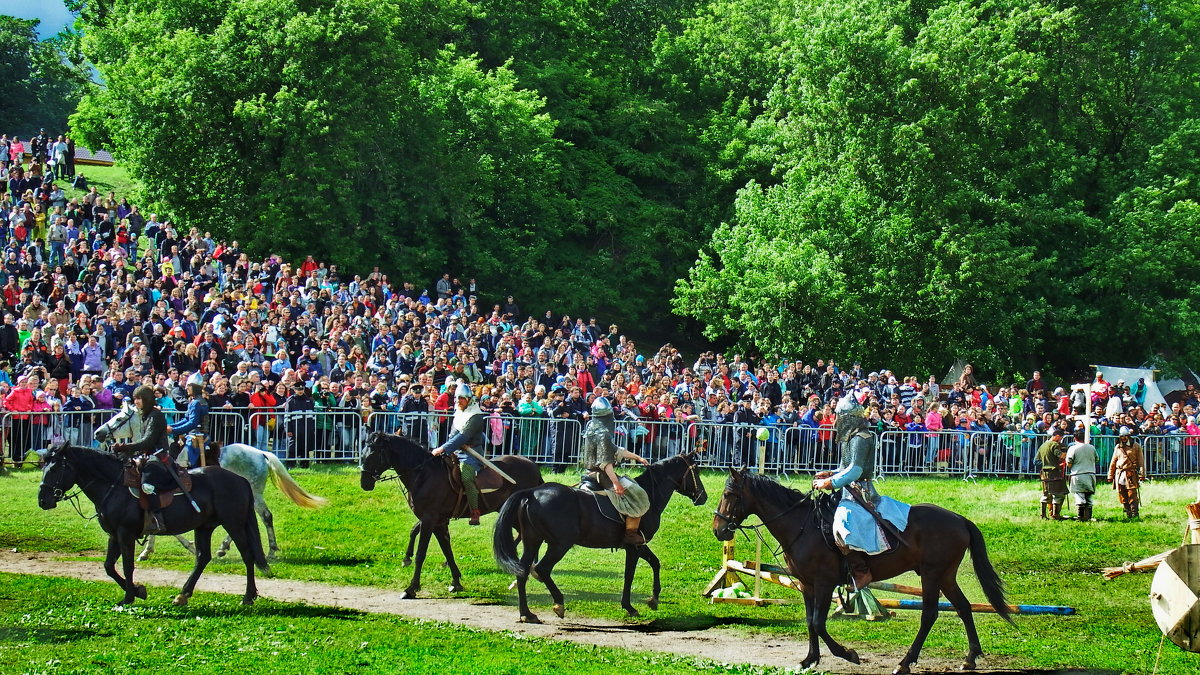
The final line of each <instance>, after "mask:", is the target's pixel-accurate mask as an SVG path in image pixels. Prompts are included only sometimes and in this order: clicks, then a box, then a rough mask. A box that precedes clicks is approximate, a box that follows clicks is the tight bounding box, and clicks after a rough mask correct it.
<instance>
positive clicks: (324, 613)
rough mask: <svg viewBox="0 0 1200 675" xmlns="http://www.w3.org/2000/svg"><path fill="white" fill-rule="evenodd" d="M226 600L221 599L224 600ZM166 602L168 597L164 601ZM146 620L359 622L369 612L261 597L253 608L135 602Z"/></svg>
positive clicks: (152, 601)
mask: <svg viewBox="0 0 1200 675" xmlns="http://www.w3.org/2000/svg"><path fill="white" fill-rule="evenodd" d="M223 600H224V599H222V601H223ZM163 602H166V600H163ZM136 607H137V608H138V609H139V610H140V611H141V612H142V615H143V616H144V617H145V618H147V619H192V618H196V617H204V618H216V619H225V618H231V617H237V616H254V617H268V616H278V617H287V618H290V619H335V620H339V621H358V620H360V619H362V618H364V617H366V616H368V614H367V613H366V612H362V611H359V610H357V609H347V608H344V607H325V606H321V605H292V604H283V603H273V602H272V603H264V602H263V601H262V600H260V601H259V602H258V604H256V605H254V606H251V607H244V606H242V605H235V604H231V605H228V606H222V605H221V604H219V603H218V604H211V605H209V604H205V605H198V606H197V605H190V606H188V607H175V606H174V605H159V604H156V603H155V601H154V600H153V598H152V599H151V600H150V601H148V602H147V603H146V604H142V605H136Z"/></svg>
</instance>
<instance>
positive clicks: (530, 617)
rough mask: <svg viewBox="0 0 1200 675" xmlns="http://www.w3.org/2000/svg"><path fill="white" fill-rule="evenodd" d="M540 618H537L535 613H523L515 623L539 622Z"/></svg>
mask: <svg viewBox="0 0 1200 675" xmlns="http://www.w3.org/2000/svg"><path fill="white" fill-rule="evenodd" d="M541 622H542V620H541V619H539V618H537V615H536V614H525V615H522V616H521V618H519V619H517V623H541Z"/></svg>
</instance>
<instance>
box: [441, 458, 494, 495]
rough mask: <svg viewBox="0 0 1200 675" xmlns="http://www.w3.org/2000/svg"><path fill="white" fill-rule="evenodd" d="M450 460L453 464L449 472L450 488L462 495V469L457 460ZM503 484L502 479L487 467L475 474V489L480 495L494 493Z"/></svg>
mask: <svg viewBox="0 0 1200 675" xmlns="http://www.w3.org/2000/svg"><path fill="white" fill-rule="evenodd" d="M450 460H451V461H452V462H453V467H452V469H451V471H450V487H451V489H453V490H454V491H455V492H457V493H459V494H462V492H463V482H462V467H461V466H460V465H459V462H458V460H457V459H454V458H453V457H451V458H450ZM505 483H506V481H505V480H504V478H503V477H501V475H500V474H498V473H496V472H495V471H493V470H492V469H491V468H489V467H486V466H485V467H483V468H481V469H479V470H478V471H476V472H475V488H476V489H478V490H479V492H480V494H486V493H489V492H495V491H496V490H499V489H500V488H502V487H504V485H505Z"/></svg>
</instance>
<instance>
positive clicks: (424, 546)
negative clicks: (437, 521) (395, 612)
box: [400, 525, 435, 600]
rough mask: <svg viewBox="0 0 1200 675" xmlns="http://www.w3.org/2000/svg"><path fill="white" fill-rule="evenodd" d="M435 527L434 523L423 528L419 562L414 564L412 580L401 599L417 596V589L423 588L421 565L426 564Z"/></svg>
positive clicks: (418, 546)
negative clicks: (426, 555) (426, 556)
mask: <svg viewBox="0 0 1200 675" xmlns="http://www.w3.org/2000/svg"><path fill="white" fill-rule="evenodd" d="M434 529H435V528H434V527H433V526H432V525H426V526H425V527H422V528H421V539H420V540H419V541H418V542H417V564H416V565H414V566H413V575H412V580H411V581H409V582H408V588H406V589H404V591H403V592H402V593H400V599H401V600H411V599H412V598H415V597H417V591H419V590H421V566H422V565H424V564H425V554H426V553H428V552H429V537H430V536H432V535H433V530H434Z"/></svg>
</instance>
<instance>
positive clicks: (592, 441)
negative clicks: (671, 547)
mask: <svg viewBox="0 0 1200 675" xmlns="http://www.w3.org/2000/svg"><path fill="white" fill-rule="evenodd" d="M616 426H617V422H616V419H615V418H614V417H613V408H612V404H611V403H609V402H608V399H606V398H604V397H603V396H601V397H599V398H597V399H596V400H595V401H593V402H592V416H591V418H590V419H589V420H588V423H587V426H586V427H585V428H584V430H583V442H582V444H581V447H580V451H579V463H580V464H582V465H583V468H584V470H585V471H587V472H589V473H590V474H591V475H590V476H589V477H590V478H591V479H592V480H593V481H594V482H595V483H596V484H598V485H600V486H601V487H602V488H604V489H605V490H606V491H607V490H611V491H612V492H615V493H616V498H614V499H613V500H612V502H613V505H614V506H616V507H617V510H618V511H619V512H620V513H621V515H623V516H625V544H626V545H628V546H642V545H643V544H645V543H646V538H645V537H643V536H642V533H641V532H638V526H639V525H640V524H641V521H642V515H643V514H645V513H646V511H648V510H649V509H650V498H649V497H648V496H647V495H646V491H645V490H643V489H642V486H640V485H638V484H637V483H635V482H633V481H632V480H630V479H628V478H624V477H619V476H617V472H616V470H615V469H614V468H613V467H614V465H615V464H616V463H617V462H618V461H619V460H622V459H633V460H637V461H639V462H641V463H642V464H649V463H650V462H648V461H646V460H644V459H642V458H641V457H639V456H637V455H635V454H633V453H632V452H630V451H628V450H626V449H624V448H621V447H618V446H617V444H616V443H614V442H613V434H614V433H616ZM610 497H611V495H610Z"/></svg>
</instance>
